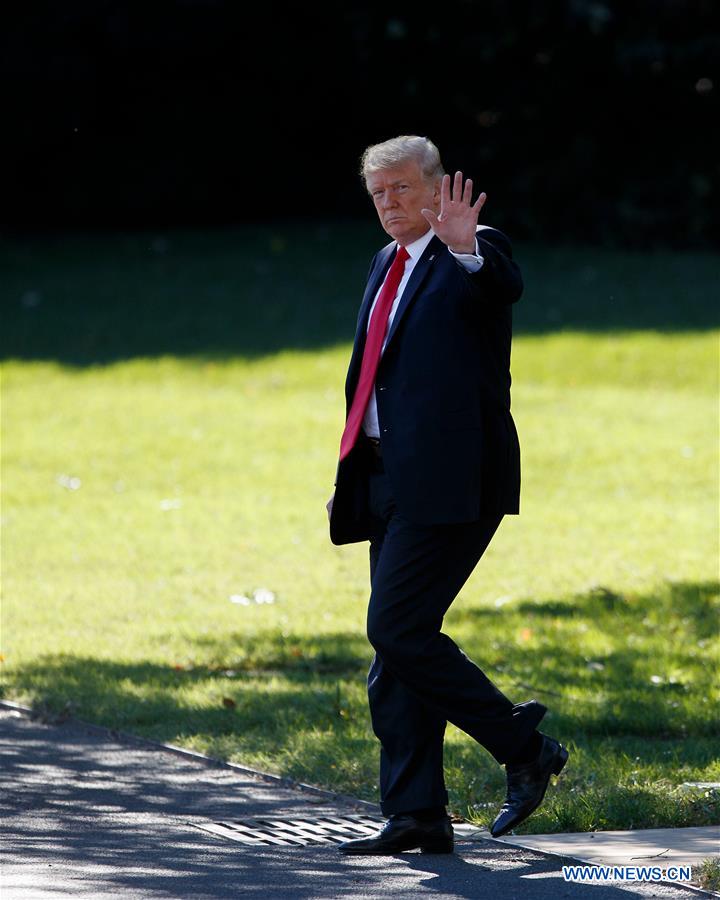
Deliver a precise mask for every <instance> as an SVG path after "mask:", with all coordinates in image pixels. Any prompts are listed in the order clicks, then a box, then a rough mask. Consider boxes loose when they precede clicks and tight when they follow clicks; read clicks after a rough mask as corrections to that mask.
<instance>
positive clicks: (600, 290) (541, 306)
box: [0, 223, 720, 366]
mask: <svg viewBox="0 0 720 900" xmlns="http://www.w3.org/2000/svg"><path fill="white" fill-rule="evenodd" d="M384 243H385V241H384V235H383V234H382V232H380V231H379V229H378V227H377V226H376V225H374V224H370V223H368V224H366V225H360V224H352V223H328V224H316V223H310V224H308V225H306V226H299V225H297V224H295V225H282V224H278V225H277V226H275V227H269V226H263V227H258V228H252V229H250V228H244V229H233V230H223V231H211V232H197V233H193V232H178V233H174V234H169V235H160V234H135V235H115V236H97V237H91V236H88V237H82V236H73V237H67V238H63V239H61V238H58V239H55V240H51V239H34V240H23V241H21V240H14V241H6V242H5V244H4V245H3V246H2V247H1V248H0V264H2V268H3V271H4V273H5V275H4V282H5V287H4V292H3V296H4V299H3V300H2V301H1V309H2V316H3V330H2V336H1V337H0V358H2V359H8V358H14V359H27V360H29V359H36V360H56V361H58V362H62V363H65V364H68V365H75V366H84V365H89V364H107V363H112V362H116V361H120V360H125V359H131V358H135V357H155V356H161V355H165V354H168V355H180V356H192V357H197V358H198V359H199V360H201V361H202V360H208V359H211V360H224V359H231V358H234V357H246V358H254V357H258V356H262V355H266V354H270V353H275V352H278V351H280V350H284V349H292V350H315V349H321V348H324V347H328V346H334V345H337V344H347V343H348V342H350V341H351V340H352V338H353V335H354V331H355V323H356V318H357V311H358V308H359V305H360V300H361V296H362V290H363V287H364V283H365V279H366V275H367V270H368V265H369V262H370V260H371V258H372V256H373V254H374V253H375V252H376V250H377V249H379V247H381V246H382V245H383V244H384ZM516 256H517V258H518V261H519V262H520V264H521V266H522V269H523V272H524V277H525V282H526V292H525V295H524V297H523V299H522V301H521V302H520V303H519V304H518V306H517V307H516V308H515V331H516V333H529V334H544V333H547V332H554V331H559V330H582V331H598V332H607V331H623V330H628V329H653V330H659V331H684V330H699V329H707V328H711V327H715V326H717V325H718V323H719V321H720V320H719V318H718V315H717V309H716V305H715V304H714V303H713V297H714V284H715V278H716V272H717V257H715V256H713V255H711V254H707V253H705V254H703V253H686V254H672V255H671V254H667V253H665V254H643V253H619V252H616V251H610V250H594V249H579V248H552V247H518V248H517V250H516Z"/></svg>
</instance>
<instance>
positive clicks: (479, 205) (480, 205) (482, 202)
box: [473, 191, 487, 212]
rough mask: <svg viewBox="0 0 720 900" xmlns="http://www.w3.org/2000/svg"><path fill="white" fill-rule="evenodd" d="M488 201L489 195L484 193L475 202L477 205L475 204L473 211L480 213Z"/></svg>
mask: <svg viewBox="0 0 720 900" xmlns="http://www.w3.org/2000/svg"><path fill="white" fill-rule="evenodd" d="M486 200H487V194H486V193H485V191H483V192H482V193H481V194H480V196H479V197H478V198H477V200H476V201H475V203H473V210H474V211H475V212H480V210H481V209H482V208H483V206H484V205H485V201H486Z"/></svg>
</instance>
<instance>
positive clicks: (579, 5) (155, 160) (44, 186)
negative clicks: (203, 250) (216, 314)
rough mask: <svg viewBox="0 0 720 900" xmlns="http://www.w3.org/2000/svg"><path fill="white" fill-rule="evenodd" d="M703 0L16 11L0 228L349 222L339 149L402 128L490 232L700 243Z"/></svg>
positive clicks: (51, 6) (718, 78) (707, 107)
mask: <svg viewBox="0 0 720 900" xmlns="http://www.w3.org/2000/svg"><path fill="white" fill-rule="evenodd" d="M717 6H718V5H717V4H716V3H714V2H711V0H706V2H702V0H695V2H678V0H657V2H625V3H623V2H612V3H611V2H600V0H598V2H591V0H558V2H546V0H537V2H532V0H518V2H510V0H486V2H481V3H470V2H466V3H458V2H453V3H444V4H438V5H435V6H434V7H427V8H423V7H420V6H417V5H413V6H409V5H408V4H401V5H397V4H393V3H386V4H381V5H377V6H376V5H372V4H371V5H368V4H361V3H357V2H347V3H344V4H337V5H333V6H315V7H306V6H305V5H295V6H291V7H288V6H285V5H282V4H279V3H265V4H259V5H256V6H255V7H253V8H249V7H248V6H247V5H246V4H244V3H242V2H239V0H147V2H144V3H132V2H130V3H117V2H107V0H105V2H103V0H71V2H68V3H28V4H27V5H23V6H20V5H17V6H16V8H15V9H14V11H13V12H12V14H11V15H10V16H6V19H5V22H4V26H3V29H2V33H1V35H0V58H2V68H3V71H2V76H3V84H4V85H5V87H6V101H5V104H4V105H5V113H4V120H5V121H4V134H5V149H6V151H9V160H8V162H7V163H6V175H8V176H9V177H8V178H7V179H6V182H7V189H6V197H5V203H4V204H3V214H2V222H3V228H4V231H5V233H6V234H11V235H13V234H26V233H30V232H57V231H67V230H84V231H87V230H95V229H110V230H113V229H124V230H125V229H135V228H138V229H143V228H168V227H172V226H183V227H184V226H202V227H205V226H210V225H229V224H232V225H236V224H251V223H262V222H271V221H274V220H278V219H281V220H292V219H301V220H302V219H307V218H311V219H337V218H360V217H363V218H367V216H368V214H369V212H370V211H369V208H368V203H367V199H366V197H365V196H364V193H363V190H362V186H361V184H360V183H359V180H358V178H357V165H358V159H359V156H360V154H361V152H362V150H363V148H364V147H365V146H366V145H367V144H368V143H373V142H376V141H379V140H383V139H385V138H387V137H391V136H393V135H396V134H400V133H418V134H426V135H428V136H429V137H431V138H432V139H433V140H434V141H435V142H436V143H437V144H438V146H439V147H440V150H441V153H442V155H443V160H444V162H445V165H446V168H448V169H450V170H453V169H455V168H457V167H460V168H462V169H463V171H465V172H466V173H467V174H469V175H471V176H473V178H474V180H475V182H476V186H477V187H478V188H479V189H483V190H485V191H487V193H488V195H489V200H488V204H487V206H486V209H485V212H484V216H485V218H486V219H487V220H491V221H492V222H493V224H495V225H498V226H500V227H504V228H506V229H507V230H508V231H509V233H511V234H512V236H513V238H514V239H521V240H528V239H529V240H535V239H538V240H557V241H574V240H580V241H582V242H588V241H591V242H595V243H601V244H606V245H609V246H632V247H657V246H665V245H670V246H673V247H697V248H705V247H710V246H713V245H714V244H716V243H717V241H718V238H719V237H720V212H719V204H718V190H719V183H720V140H719V134H720V129H719V128H718V122H719V117H718V94H719V93H720V72H718V69H719V68H720V33H719V31H718V18H719V17H718V13H717V11H716V10H717Z"/></svg>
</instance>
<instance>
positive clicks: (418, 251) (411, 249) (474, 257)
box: [362, 228, 484, 438]
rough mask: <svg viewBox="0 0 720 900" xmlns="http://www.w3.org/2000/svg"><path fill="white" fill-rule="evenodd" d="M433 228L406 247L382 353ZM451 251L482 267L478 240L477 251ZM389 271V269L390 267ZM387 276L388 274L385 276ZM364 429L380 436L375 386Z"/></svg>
mask: <svg viewBox="0 0 720 900" xmlns="http://www.w3.org/2000/svg"><path fill="white" fill-rule="evenodd" d="M433 234H434V233H433V230H432V228H430V229H428V230H427V231H426V232H425V234H424V235H423V236H422V237H420V238H418V239H417V240H416V241H413V242H412V244H408V245H407V247H406V248H405V249H406V250H407V252H408V253H409V254H410V258H409V259H406V260H405V271H404V272H403V277H402V278H401V280H400V284H399V286H398V291H397V294H396V295H395V299H394V300H393V305H392V308H391V310H390V315H389V316H388V325H387V330H386V332H385V339H384V340H383V345H382V349H381V351H380V354H381V355H382V353H383V351H384V350H385V344H386V343H387V336H388V334H389V333H390V326H391V325H392V321H393V318H394V317H395V312H396V310H397V308H398V305H399V303H400V300H401V299H402V295H403V292H404V290H405V288H406V287H407V283H408V281H409V280H410V276H411V275H412V271H413V269H414V268H415V266H416V265H417V262H418V260H419V259H420V257H421V256H422V255H423V253H424V252H425V248H426V247H427V245H428V244H429V243H430V241H431V240H432V238H433ZM450 253H452V255H453V256H454V257H455V259H456V260H457V261H458V262H459V263H460V265H461V266H462V267H463V268H464V269H467V271H468V272H477V271H479V269H480V268H481V267H482V264H483V262H484V260H483V258H482V256H481V255H480V248H479V247H478V244H477V240H476V241H475V253H474V254H473V253H455V252H454V251H453V250H450ZM388 271H389V269H388ZM385 277H387V275H386V276H385ZM383 284H385V279H383V281H382V284H381V285H380V287H379V288H378V291H377V294H375V299H374V300H373V304H372V306H371V307H370V315H369V316H368V324H367V327H368V330H369V329H370V321H371V319H372V316H373V313H374V312H375V305H376V303H377V299H378V296H379V294H380V291H381V290H382V287H383ZM362 427H363V431H364V432H365V434H367V435H369V436H370V437H376V438H377V437H380V426H379V424H378V413H377V398H376V396H375V387H374V386H373V389H372V393H371V394H370V399H369V401H368V405H367V409H366V410H365V416H364V417H363V422H362Z"/></svg>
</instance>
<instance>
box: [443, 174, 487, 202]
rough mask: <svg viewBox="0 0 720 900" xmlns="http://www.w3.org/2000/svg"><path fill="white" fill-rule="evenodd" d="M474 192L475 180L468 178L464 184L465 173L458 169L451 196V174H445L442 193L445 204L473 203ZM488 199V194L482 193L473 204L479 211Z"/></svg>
mask: <svg viewBox="0 0 720 900" xmlns="http://www.w3.org/2000/svg"><path fill="white" fill-rule="evenodd" d="M472 192H473V182H472V178H468V179H466V181H465V184H464V185H463V174H462V172H461V171H459V170H458V171H457V172H456V173H455V178H454V179H453V189H452V197H451V196H450V176H449V175H445V176H444V177H443V183H442V193H441V199H442V201H443V205H445V204H446V203H447V204H449V203H451V202H452V203H464V204H466V205H467V206H470V205H471V204H472ZM486 199H487V195H486V194H480V197H478V199H477V200H476V201H475V204H474V205H473V209H474V210H477V211H478V212H479V211H480V209H482V205H483V203H484V202H485V200H486ZM441 209H442V207H441Z"/></svg>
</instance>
